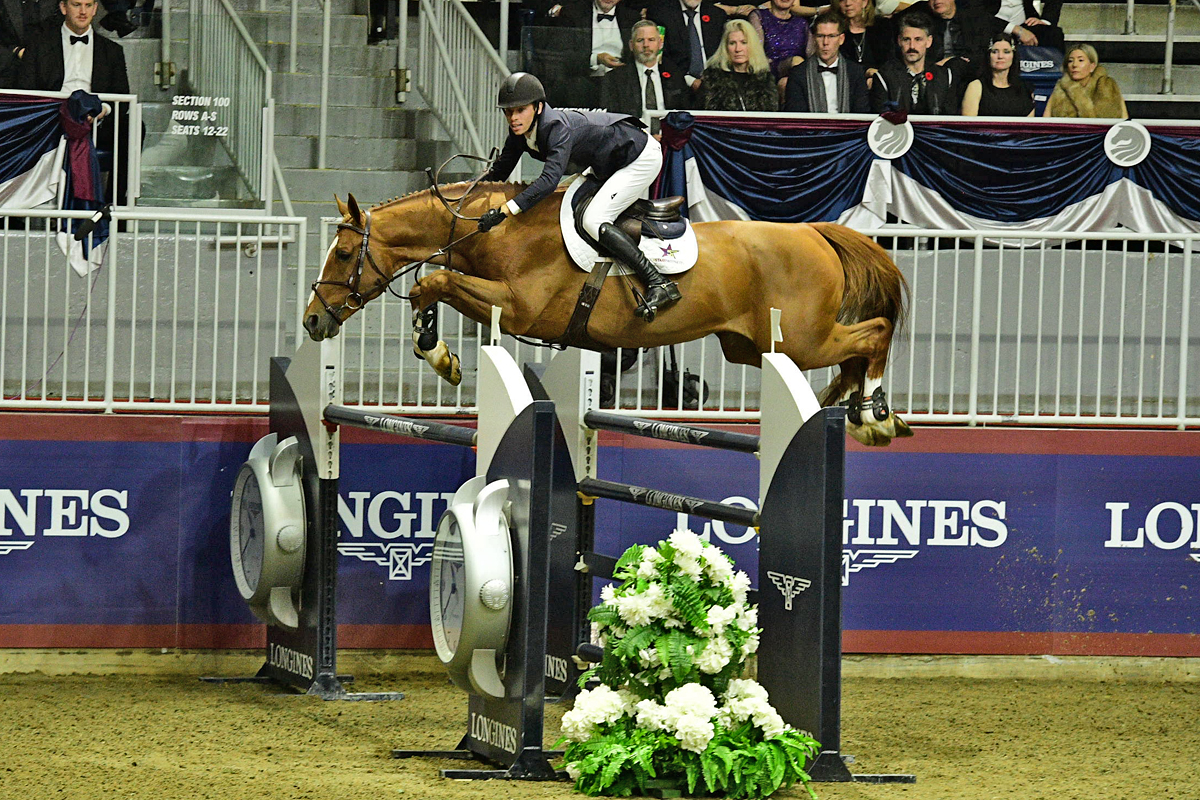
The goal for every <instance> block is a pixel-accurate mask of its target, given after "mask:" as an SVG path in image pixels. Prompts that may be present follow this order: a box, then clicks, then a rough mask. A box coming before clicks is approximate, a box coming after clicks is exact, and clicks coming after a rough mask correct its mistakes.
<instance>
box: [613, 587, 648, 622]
mask: <svg viewBox="0 0 1200 800" xmlns="http://www.w3.org/2000/svg"><path fill="white" fill-rule="evenodd" d="M613 605H615V606H616V607H617V613H618V614H620V615H621V621H623V622H625V623H626V624H628V625H629V626H630V627H637V626H638V625H649V624H650V623H651V622H653V621H654V614H653V612H652V608H651V603H650V601H649V600H647V599H646V595H644V594H631V595H627V596H625V597H618V598H616V600H614V601H613Z"/></svg>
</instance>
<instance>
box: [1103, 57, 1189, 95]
mask: <svg viewBox="0 0 1200 800" xmlns="http://www.w3.org/2000/svg"><path fill="white" fill-rule="evenodd" d="M1105 68H1106V69H1107V70H1108V74H1109V75H1110V76H1111V77H1112V78H1113V80H1115V81H1116V82H1117V85H1118V86H1120V87H1121V94H1123V95H1131V94H1133V95H1137V94H1157V93H1158V92H1159V91H1160V90H1161V89H1162V79H1163V67H1162V65H1161V64H1106V65H1105ZM1171 83H1172V88H1173V89H1174V92H1175V94H1200V66H1196V65H1178V64H1177V65H1175V67H1174V69H1172V71H1171Z"/></svg>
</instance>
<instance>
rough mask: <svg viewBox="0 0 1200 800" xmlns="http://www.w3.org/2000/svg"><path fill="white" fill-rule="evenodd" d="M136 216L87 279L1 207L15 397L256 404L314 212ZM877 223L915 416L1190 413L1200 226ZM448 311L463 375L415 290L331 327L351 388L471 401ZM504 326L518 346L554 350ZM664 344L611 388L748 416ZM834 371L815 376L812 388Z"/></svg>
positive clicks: (632, 401)
mask: <svg viewBox="0 0 1200 800" xmlns="http://www.w3.org/2000/svg"><path fill="white" fill-rule="evenodd" d="M58 216H63V215H62V214H60V213H56V212H51V211H47V212H41V213H40V214H35V215H33V217H35V218H45V217H58ZM125 218H126V219H127V220H128V222H127V224H128V225H129V226H130V228H129V230H128V232H126V233H115V234H114V238H113V241H112V243H111V247H112V249H111V250H110V252H109V254H108V258H107V260H106V262H105V268H104V269H101V270H100V271H99V272H96V273H93V274H92V276H90V277H89V278H87V279H82V278H78V277H77V276H75V275H74V274H73V273H69V271H68V268H67V266H66V264H65V261H64V259H63V257H62V255H61V254H60V253H59V252H58V250H57V248H56V246H55V244H54V242H53V237H52V236H51V235H50V233H49V232H47V231H44V230H39V229H38V228H37V224H38V219H33V220H32V221H31V222H29V223H27V228H26V229H25V230H15V229H14V227H13V226H12V225H11V224H9V223H7V222H5V223H4V227H3V228H0V233H2V234H3V241H2V242H0V257H2V259H3V264H2V266H0V269H2V270H3V274H2V275H0V279H2V280H3V282H4V283H3V285H4V286H5V287H6V291H5V295H4V298H3V301H2V302H0V377H2V379H3V386H4V396H5V399H4V402H3V406H4V407H7V408H18V407H24V408H52V407H71V408H104V409H138V410H163V411H181V410H230V409H236V410H250V411H263V410H265V405H264V404H265V402H266V396H267V364H268V358H269V357H270V356H272V355H290V354H291V353H292V352H293V351H294V349H295V347H296V344H297V342H298V337H299V335H300V334H299V331H300V328H299V319H300V316H301V313H302V309H303V306H304V305H305V304H306V303H307V299H308V296H309V286H310V284H311V282H312V280H313V279H314V278H315V276H316V273H317V271H318V269H319V264H318V263H315V262H316V259H315V258H314V263H311V264H309V265H308V268H307V269H305V270H301V269H300V268H299V265H300V264H303V263H305V261H304V259H305V253H304V244H305V236H304V233H305V230H304V222H303V220H300V219H292V218H276V217H262V216H258V217H249V216H248V217H239V216H227V217H222V218H216V217H213V216H210V215H200V214H171V215H170V218H167V217H164V216H162V215H161V214H160V215H157V216H156V215H152V214H148V213H139V214H128V215H125ZM0 222H4V221H3V220H2V219H0ZM329 222H331V221H328V220H327V221H326V225H325V226H324V230H323V236H324V237H325V240H326V241H328V240H329V239H331V238H332V226H331V225H330V224H329ZM280 234H282V236H281V235H280ZM874 235H875V236H876V238H877V239H879V241H880V242H881V243H882V244H883V245H884V246H885V247H886V248H887V249H888V250H889V252H890V253H891V255H892V257H893V258H894V259H895V260H896V262H897V264H899V265H900V268H901V270H902V271H903V272H904V274H905V276H906V277H907V278H908V281H909V284H910V287H911V289H912V303H911V306H910V313H909V319H908V324H907V325H906V326H905V328H904V329H903V330H901V331H900V332H899V334H898V336H897V338H896V340H895V343H894V345H893V349H892V358H891V363H890V364H889V367H888V371H887V374H886V377H885V384H884V385H885V388H886V389H887V390H888V393H889V395H890V397H891V401H892V404H893V407H894V408H895V409H896V410H897V411H898V412H900V413H901V414H903V415H905V416H906V417H907V418H908V419H910V420H911V421H914V422H946V423H958V424H963V423H965V424H995V423H1019V424H1046V425H1076V424H1079V425H1128V426H1133V425H1136V426H1159V427H1196V426H1200V318H1197V315H1198V314H1200V311H1196V310H1193V307H1194V306H1195V305H1197V304H1195V303H1193V302H1192V299H1193V295H1194V294H1195V291H1196V290H1195V289H1194V288H1193V280H1192V278H1193V263H1192V262H1193V255H1192V250H1193V249H1195V247H1196V246H1197V245H1198V244H1200V234H1196V235H1192V236H1188V237H1181V236H1166V235H1163V236H1146V235H1135V234H1130V235H1122V234H1118V233H1108V234H1069V235H1068V234H1059V235H1051V234H1047V233H1044V232H1043V233H1029V234H1020V233H1010V232H1004V233H1003V234H997V233H992V234H988V233H977V232H971V233H964V232H961V231H942V232H925V231H922V232H916V231H912V230H903V231H896V230H882V231H876V232H874ZM1000 236H1003V239H1001V238H999V237H1000ZM280 239H282V240H283V241H284V244H283V245H281V246H280V245H277V244H276V243H277V242H278V241H279V240H280ZM288 242H290V244H289V243H288ZM256 248H258V249H259V250H258V252H257V254H256V255H249V254H248V253H250V252H253V251H254V250H255V249H256ZM114 266H115V267H116V268H113V267H114ZM409 286H410V283H409V282H404V283H403V284H402V285H401V286H400V287H397V290H398V291H400V292H401V293H403V292H404V291H405V290H407V288H408V287H409ZM440 325H441V334H442V338H444V339H446V341H447V342H449V343H450V345H451V347H452V348H453V349H455V350H456V351H457V352H458V353H459V354H460V355H461V357H462V360H463V381H462V383H461V385H459V386H458V387H451V386H450V385H449V384H447V383H445V382H444V381H442V380H441V379H439V378H438V377H436V376H435V375H434V374H433V373H432V371H431V370H430V369H429V368H428V367H427V365H425V364H424V362H422V361H419V360H417V359H416V358H415V357H414V356H413V354H412V344H411V338H410V332H411V315H410V311H409V309H408V307H407V304H406V303H404V302H402V301H399V300H395V299H393V298H390V297H389V298H387V299H380V300H376V301H374V302H372V303H371V304H370V305H369V306H367V308H366V309H365V310H364V311H362V312H360V313H359V314H357V315H356V316H355V317H354V318H353V319H352V320H351V321H350V322H349V323H348V324H347V325H346V327H345V330H344V332H343V334H342V336H341V339H340V340H341V345H342V347H343V348H344V350H343V363H344V365H345V369H344V375H345V384H344V393H345V402H346V403H347V404H350V405H365V406H369V407H376V408H381V409H388V410H401V411H404V412H407V413H418V414H430V415H457V414H473V413H475V411H476V398H475V368H476V365H477V363H478V357H477V353H478V347H479V346H480V344H482V343H486V341H487V338H488V336H487V333H488V332H487V331H486V330H485V329H484V328H483V326H480V325H478V324H476V323H475V322H472V321H470V320H466V319H464V318H463V317H461V316H459V315H458V314H456V313H455V312H453V311H452V310H450V309H448V308H447V309H445V311H444V313H443V314H442V315H441V322H440ZM503 341H504V343H505V346H506V347H508V348H509V349H510V351H511V352H513V354H514V356H515V357H516V358H517V360H518V362H524V361H533V362H538V361H545V360H548V359H549V358H550V355H551V354H550V352H549V351H547V350H546V349H545V348H539V347H535V346H531V345H526V344H520V343H518V342H516V341H515V340H513V339H511V337H504V339H503ZM673 349H674V355H675V358H676V359H677V364H678V367H677V370H674V371H673V370H672V369H671V361H672V355H671V350H672V349H671V348H657V349H654V350H651V351H647V352H643V353H637V354H632V355H633V358H632V361H633V365H632V366H631V368H630V369H628V371H624V372H622V371H619V370H616V369H613V370H611V371H610V376H611V377H610V382H611V389H612V399H611V400H609V401H608V402H606V403H605V405H606V407H609V408H616V409H618V410H621V411H626V412H629V413H634V412H636V413H643V414H649V415H652V416H658V417H690V418H710V419H753V418H755V417H756V416H757V409H758V388H759V376H758V371H757V370H756V369H753V368H750V367H743V366H739V365H732V364H728V363H726V362H725V361H724V360H723V358H722V356H721V351H720V347H719V345H718V344H717V342H716V340H715V338H714V337H709V338H708V339H705V340H701V341H697V342H689V343H686V344H682V345H677V346H675V348H673ZM687 373H690V374H691V375H692V376H694V378H693V379H692V380H693V381H694V383H695V385H696V386H698V387H699V386H702V387H704V399H703V402H702V403H701V404H700V407H699V408H696V407H694V406H693V407H689V406H688V403H687V399H688V398H687V397H686V396H685V394H684V391H685V388H686V387H687V386H688V385H689V384H688V381H689V379H688V378H687V377H684V378H683V379H682V380H680V379H679V378H678V377H676V378H675V380H674V381H672V375H673V374H674V375H675V376H679V375H686V374H687ZM831 375H832V370H815V371H812V372H810V373H809V376H808V377H809V380H810V381H811V382H812V384H813V386H814V388H816V389H818V390H819V389H820V388H821V387H823V386H824V385H825V384H826V383H827V382H828V380H829V377H830V376H831Z"/></svg>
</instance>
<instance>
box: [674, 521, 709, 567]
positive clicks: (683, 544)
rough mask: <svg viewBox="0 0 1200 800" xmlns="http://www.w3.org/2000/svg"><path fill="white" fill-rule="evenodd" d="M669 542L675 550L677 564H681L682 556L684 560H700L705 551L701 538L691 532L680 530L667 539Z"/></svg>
mask: <svg viewBox="0 0 1200 800" xmlns="http://www.w3.org/2000/svg"><path fill="white" fill-rule="evenodd" d="M667 542H668V543H670V545H671V547H673V548H675V553H676V555H675V563H676V564H678V563H679V558H680V556H682V557H684V558H697V559H698V558H700V553H701V552H702V551H703V550H704V542H703V541H701V540H700V537H699V536H697V535H696V534H694V533H692V532H691V531H689V530H684V529H678V530H676V531H675V532H674V533H672V534H671V535H670V536H668V537H667Z"/></svg>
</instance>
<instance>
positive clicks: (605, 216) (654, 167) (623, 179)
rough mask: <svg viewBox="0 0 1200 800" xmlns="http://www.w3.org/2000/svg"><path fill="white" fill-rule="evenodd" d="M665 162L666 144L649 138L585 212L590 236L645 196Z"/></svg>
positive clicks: (598, 193)
mask: <svg viewBox="0 0 1200 800" xmlns="http://www.w3.org/2000/svg"><path fill="white" fill-rule="evenodd" d="M662 163H663V157H662V145H660V144H659V143H658V142H657V141H655V140H654V137H649V138H647V140H646V147H645V148H644V149H643V150H642V152H641V154H640V155H639V156H638V157H637V158H636V159H634V160H633V163H631V164H629V165H628V166H626V167H622V168H621V169H619V170H617V171H616V172H614V173H613V175H612V177H611V178H609V179H608V180H606V181H605V182H604V183H603V185H601V187H600V189H599V190H598V191H597V192H596V196H595V197H593V198H592V202H591V203H589V204H588V207H587V211H585V212H584V213H583V229H584V230H585V231H587V233H588V236H591V237H592V238H593V239H596V238H599V236H600V226H601V225H603V224H604V223H605V222H612V221H613V220H615V219H616V218H617V217H618V216H619V215H620V213H621V212H622V211H624V210H625V209H627V208H629V207H630V206H631V205H633V202H634V201H635V200H637V199H639V198H642V197H645V196H646V190H647V189H649V188H650V184H652V183H654V180H655V178H657V177H658V173H659V172H661V171H662Z"/></svg>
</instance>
